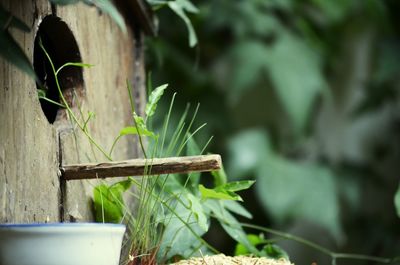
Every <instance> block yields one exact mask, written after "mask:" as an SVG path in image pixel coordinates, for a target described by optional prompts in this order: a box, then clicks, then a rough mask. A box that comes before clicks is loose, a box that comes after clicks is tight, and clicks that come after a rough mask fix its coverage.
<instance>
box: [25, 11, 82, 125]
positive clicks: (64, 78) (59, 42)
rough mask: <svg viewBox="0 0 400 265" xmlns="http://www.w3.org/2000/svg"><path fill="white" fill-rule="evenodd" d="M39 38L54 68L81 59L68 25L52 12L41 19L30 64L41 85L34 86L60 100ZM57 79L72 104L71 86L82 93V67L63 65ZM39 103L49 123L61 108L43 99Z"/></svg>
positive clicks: (55, 99)
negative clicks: (64, 66) (31, 63)
mask: <svg viewBox="0 0 400 265" xmlns="http://www.w3.org/2000/svg"><path fill="white" fill-rule="evenodd" d="M39 40H41V41H42V44H43V46H44V47H45V49H46V51H47V53H48V54H49V56H50V58H51V59H52V61H53V64H54V67H55V69H56V70H57V69H58V68H59V67H60V66H62V65H63V64H65V63H67V62H82V59H81V55H80V53H79V47H78V44H77V43H76V41H75V38H74V36H73V34H72V32H71V30H70V29H69V28H68V26H67V24H66V23H65V22H63V21H62V20H61V19H60V18H59V17H56V16H53V15H49V16H47V17H45V18H44V19H43V21H42V23H41V24H40V26H39V30H38V32H37V35H36V37H35V46H34V51H33V66H34V69H35V71H36V74H37V76H38V78H39V80H40V82H41V85H39V84H37V88H38V89H44V90H45V91H46V97H47V98H48V99H51V100H53V101H55V102H60V97H59V92H58V89H57V85H56V81H55V78H54V74H53V70H52V68H51V65H50V63H49V61H48V59H47V58H46V55H45V53H44V52H43V50H42V48H41V47H40V45H39ZM58 80H59V84H60V87H61V89H62V92H63V95H64V97H65V98H66V99H67V101H68V103H69V104H72V91H73V89H75V91H76V90H78V91H76V92H80V93H78V95H80V94H81V93H82V91H79V90H82V89H83V73H82V68H81V67H66V68H64V69H63V70H62V71H60V73H59V75H58ZM40 105H41V107H42V110H43V112H44V114H45V115H46V118H47V120H48V121H49V122H50V123H54V121H55V120H56V118H57V112H58V109H59V108H60V107H59V106H57V105H55V104H53V103H50V102H49V101H47V100H44V99H40Z"/></svg>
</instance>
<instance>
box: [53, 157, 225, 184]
mask: <svg viewBox="0 0 400 265" xmlns="http://www.w3.org/2000/svg"><path fill="white" fill-rule="evenodd" d="M218 169H221V157H220V156H219V155H205V156H186V157H168V158H153V159H131V160H125V161H116V162H106V163H90V164H79V165H65V166H62V167H61V168H60V170H61V173H62V176H63V177H64V179H66V180H77V179H96V178H107V177H122V176H144V175H162V174H174V173H189V172H206V171H213V170H218Z"/></svg>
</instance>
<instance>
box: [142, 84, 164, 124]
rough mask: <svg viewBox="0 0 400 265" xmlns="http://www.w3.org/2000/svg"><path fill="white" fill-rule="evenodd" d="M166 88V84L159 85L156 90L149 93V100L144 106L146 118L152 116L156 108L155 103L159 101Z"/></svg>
mask: <svg viewBox="0 0 400 265" xmlns="http://www.w3.org/2000/svg"><path fill="white" fill-rule="evenodd" d="M167 87H168V84H164V85H161V86H159V87H157V88H156V89H154V90H153V92H151V94H150V96H149V100H148V102H147V104H146V110H145V113H146V116H147V117H151V116H153V115H154V113H155V111H156V108H157V103H158V101H159V100H160V98H161V96H162V95H163V94H164V90H165V89H166V88H167Z"/></svg>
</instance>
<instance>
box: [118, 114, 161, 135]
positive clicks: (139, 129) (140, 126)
mask: <svg viewBox="0 0 400 265" xmlns="http://www.w3.org/2000/svg"><path fill="white" fill-rule="evenodd" d="M133 117H134V119H135V125H136V126H128V127H125V128H123V129H122V130H121V131H120V132H119V136H124V135H128V134H134V135H135V134H136V135H139V134H140V135H141V136H149V137H152V138H156V137H157V136H156V135H155V134H154V133H153V132H152V131H149V130H148V129H147V128H146V125H145V123H144V120H143V118H142V117H140V116H138V115H137V114H136V113H133Z"/></svg>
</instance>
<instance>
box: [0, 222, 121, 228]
mask: <svg viewBox="0 0 400 265" xmlns="http://www.w3.org/2000/svg"><path fill="white" fill-rule="evenodd" d="M19 227H21V228H29V227H32V228H33V227H110V228H125V225H124V224H114V223H94V222H90V223H89V222H87V223H4V224H1V223H0V229H1V228H19Z"/></svg>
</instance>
